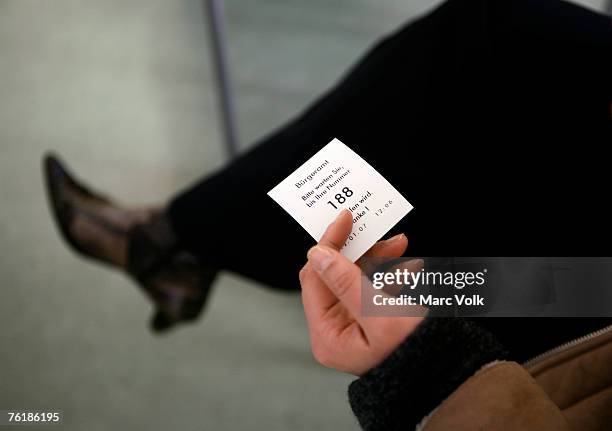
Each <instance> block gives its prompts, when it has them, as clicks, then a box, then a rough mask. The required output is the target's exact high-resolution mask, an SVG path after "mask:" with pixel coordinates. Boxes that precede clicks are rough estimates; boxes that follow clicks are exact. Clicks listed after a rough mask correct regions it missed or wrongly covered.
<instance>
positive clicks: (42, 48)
mask: <svg viewBox="0 0 612 431" xmlns="http://www.w3.org/2000/svg"><path fill="white" fill-rule="evenodd" d="M590 3H591V5H592V6H594V7H601V3H602V2H598V1H593V2H590ZM430 5H431V3H430V2H427V1H425V0H419V1H408V0H403V1H401V0H385V1H383V2H380V1H379V2H371V1H369V0H342V1H334V2H330V1H327V0H325V1H324V0H311V1H308V2H306V1H296V0H261V1H245V0H231V1H228V2H227V13H228V23H229V30H230V32H229V37H230V48H231V60H232V65H233V71H234V78H235V80H236V93H237V103H238V120H239V124H240V137H241V141H242V142H243V145H242V147H243V148H245V147H246V146H248V144H249V143H252V142H254V141H255V140H256V139H257V138H259V137H261V136H263V135H265V134H266V133H268V132H269V131H270V130H272V129H273V128H275V127H277V126H278V125H280V124H282V122H283V121H285V120H286V119H288V118H291V117H292V116H293V115H295V113H297V112H299V110H300V109H302V108H303V107H304V106H305V105H306V104H307V103H308V102H310V101H311V100H313V99H314V98H316V97H317V95H318V94H320V93H321V91H322V90H324V89H325V88H327V87H329V86H330V85H332V83H333V82H334V81H335V80H336V79H337V78H338V77H339V76H340V75H341V74H342V72H343V71H344V70H345V69H346V67H347V66H348V65H350V64H351V63H352V62H353V60H354V59H355V58H356V57H357V56H358V54H359V53H361V52H363V51H364V49H365V48H366V47H367V46H368V45H370V44H371V43H372V42H373V41H374V40H375V39H376V37H377V36H379V35H381V34H384V33H385V32H387V31H389V30H392V29H393V28H395V27H396V26H397V25H399V24H400V23H401V22H402V21H404V20H406V19H408V18H409V17H411V16H413V15H414V14H418V13H420V12H422V11H424V10H426V8H427V7H429V6H430ZM203 23H204V20H203V17H202V9H201V5H200V2H199V1H195V0H194V1H188V0H181V1H178V0H176V1H172V2H170V1H166V0H138V1H136V0H132V1H129V2H127V1H123V0H112V1H110V0H88V1H83V0H54V1H53V2H50V1H43V0H0V146H1V150H2V153H1V154H2V156H1V157H0V197H1V198H2V207H1V210H0V245H1V246H2V250H3V253H2V257H1V258H0V288H1V289H2V295H1V298H2V299H1V300H0V346H1V347H0V409H9V408H10V409H60V410H63V412H64V415H65V422H66V423H65V426H64V427H63V428H64V429H70V430H85V429H86V430H106V429H112V428H115V429H129V430H139V429H143V430H144V429H146V430H157V429H159V430H161V429H164V430H165V429H180V430H196V429H205V430H209V429H214V430H243V429H266V430H288V429H298V430H299V429H303V430H313V429H318V430H348V429H355V428H356V422H355V420H354V418H353V417H352V414H351V412H350V410H349V407H348V405H347V402H346V386H347V383H348V382H349V381H350V380H351V378H350V377H349V376H345V375H342V374H339V373H336V372H332V371H329V370H326V369H323V368H322V367H320V366H318V365H317V364H315V363H314V361H313V360H312V358H311V355H310V352H309V349H308V338H307V334H306V328H305V324H304V318H303V315H302V311H301V307H300V303H299V298H298V296H296V295H282V294H278V293H275V292H272V291H269V290H266V289H264V288H262V286H254V284H253V283H252V282H250V281H248V280H244V279H240V278H238V277H235V276H232V275H230V274H226V275H224V276H223V277H222V278H221V280H220V281H219V283H218V285H217V289H216V291H215V292H214V295H213V297H212V300H211V303H210V308H209V310H208V312H207V313H206V315H205V317H204V318H203V319H202V320H201V321H200V322H199V323H198V324H196V325H194V326H192V327H189V328H183V329H179V330H178V331H175V332H173V333H172V334H170V335H169V336H165V337H161V338H160V337H154V336H152V335H151V334H150V333H149V332H148V331H147V330H146V329H145V327H146V320H147V319H148V315H149V313H150V307H149V305H148V304H147V303H146V302H145V301H144V300H143V297H142V295H141V294H140V292H138V291H137V290H136V289H134V287H133V285H132V283H131V282H130V281H129V280H127V279H126V278H124V277H123V276H121V275H120V274H118V273H115V272H113V271H109V270H108V269H106V268H103V267H100V266H97V265H94V264H91V263H89V262H85V261H83V260H81V259H79V258H76V257H75V256H74V255H73V254H72V253H70V252H69V251H68V250H67V249H66V247H64V245H63V244H62V242H61V241H60V239H59V238H58V236H57V233H56V231H55V228H54V226H53V224H52V223H51V221H50V219H49V216H48V210H47V207H46V202H45V199H44V194H43V189H42V187H41V177H40V169H39V163H40V157H41V155H42V154H43V152H44V151H45V150H47V149H53V150H55V151H57V152H59V153H60V154H62V155H63V156H64V157H65V158H66V159H67V160H68V161H69V162H70V164H71V165H72V166H73V168H74V169H75V170H76V171H77V172H78V173H80V174H81V175H82V176H85V177H87V179H88V180H89V181H90V182H91V183H92V184H95V185H96V186H97V187H98V188H99V189H102V190H106V191H109V192H112V194H113V195H114V196H116V197H117V198H118V199H119V200H121V201H124V202H130V203H148V202H159V201H163V200H165V199H167V197H168V196H171V195H172V193H174V192H175V191H176V190H178V189H180V188H182V187H185V186H186V185H188V184H189V183H190V182H191V181H193V180H194V179H195V178H197V177H198V176H200V175H202V174H205V173H209V172H211V171H213V170H214V169H217V168H219V167H221V166H222V165H223V164H224V163H225V162H226V161H225V156H224V151H223V148H222V146H221V142H220V134H219V127H218V118H217V116H216V115H217V110H216V99H215V87H214V83H213V81H212V74H211V69H210V65H209V62H208V50H207V39H206V30H205V27H204V24H203ZM262 199H266V197H265V196H263V197H262ZM6 429H8V428H6Z"/></svg>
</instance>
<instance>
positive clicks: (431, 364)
mask: <svg viewBox="0 0 612 431" xmlns="http://www.w3.org/2000/svg"><path fill="white" fill-rule="evenodd" d="M506 356H507V352H506V350H505V348H504V347H503V346H502V345H501V344H500V343H499V342H498V341H497V340H496V339H495V337H493V335H492V334H490V333H489V332H487V331H485V330H484V329H482V328H481V327H479V326H478V325H477V324H476V323H474V322H470V321H467V320H464V319H461V318H427V319H425V320H424V321H423V323H421V325H419V327H418V328H417V329H416V331H415V332H414V333H413V334H412V335H411V336H409V337H408V338H407V339H406V340H405V341H404V342H403V343H402V344H401V345H400V346H399V347H398V348H397V350H395V351H394V352H393V353H392V354H391V355H390V356H389V357H388V358H387V359H385V360H384V361H383V362H382V363H381V364H380V365H379V366H377V367H376V368H374V369H372V370H370V371H368V372H367V373H366V374H364V375H363V376H362V377H361V378H359V379H358V380H355V381H354V382H352V383H351V384H350V386H349V401H350V403H351V408H352V409H353V412H354V413H355V415H356V416H357V419H358V420H359V423H360V425H361V427H362V428H363V429H364V430H366V431H375V430H395V429H398V428H400V427H401V429H403V430H407V429H412V428H414V427H415V426H416V425H417V424H418V423H419V421H420V420H421V419H422V418H423V417H424V416H425V415H427V414H428V413H430V412H431V411H432V410H433V409H435V408H436V407H437V406H438V405H439V404H440V403H441V402H442V401H443V400H444V399H446V398H447V397H448V396H449V395H450V394H451V393H452V392H453V391H454V390H455V389H457V388H458V387H459V386H460V385H461V384H462V383H463V382H464V381H465V380H467V379H468V377H470V376H471V375H473V374H474V373H475V372H476V371H477V370H478V369H479V368H481V367H482V366H483V365H485V364H487V363H489V362H491V361H494V360H496V359H504V358H505V357H506Z"/></svg>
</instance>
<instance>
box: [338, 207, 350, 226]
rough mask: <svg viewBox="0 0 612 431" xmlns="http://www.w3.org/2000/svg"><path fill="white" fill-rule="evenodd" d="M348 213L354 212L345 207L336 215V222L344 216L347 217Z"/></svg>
mask: <svg viewBox="0 0 612 431" xmlns="http://www.w3.org/2000/svg"><path fill="white" fill-rule="evenodd" d="M347 214H352V213H351V211H350V210H347V209H346V208H343V209H342V210H340V214H338V217H336V220H334V223H335V222H337V221H338V220H340V219H341V218H342V217H346V215H347ZM351 217H352V216H351Z"/></svg>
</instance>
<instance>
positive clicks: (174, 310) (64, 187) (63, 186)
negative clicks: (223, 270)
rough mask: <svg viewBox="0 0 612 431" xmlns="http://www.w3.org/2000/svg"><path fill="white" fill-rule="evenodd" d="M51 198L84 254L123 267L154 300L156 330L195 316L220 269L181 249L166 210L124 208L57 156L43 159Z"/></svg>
mask: <svg viewBox="0 0 612 431" xmlns="http://www.w3.org/2000/svg"><path fill="white" fill-rule="evenodd" d="M43 169H44V177H45V180H46V187H47V194H48V197H49V204H50V207H51V211H52V214H53V217H54V219H55V222H56V225H57V226H58V228H59V231H60V232H61V234H62V237H63V238H64V239H65V240H66V242H67V243H68V244H69V245H70V246H71V247H72V248H73V249H74V250H75V251H77V252H78V253H79V254H81V255H83V256H86V257H88V258H90V259H93V260H96V261H98V262H103V263H105V264H108V265H111V266H113V267H116V268H119V269H122V270H124V271H125V272H126V273H127V274H128V275H130V276H131V277H132V278H134V279H135V280H136V281H137V283H138V284H139V285H140V286H141V287H142V288H143V290H144V291H145V293H146V294H147V295H148V296H149V297H150V298H151V300H152V301H153V303H154V305H155V307H156V310H155V312H154V313H153V317H152V319H151V322H150V325H151V328H152V329H153V330H154V331H156V332H161V331H164V330H167V329H169V328H171V327H173V326H175V325H176V324H178V323H180V322H189V321H193V320H195V319H196V318H197V317H198V316H199V315H200V314H201V312H202V310H203V308H204V306H205V304H206V300H207V298H208V294H209V292H210V288H211V285H212V284H213V282H214V280H215V278H216V275H217V271H216V270H215V269H212V268H209V267H207V266H205V265H203V264H202V262H200V261H199V260H198V258H197V256H195V255H193V254H192V253H190V252H188V251H187V250H184V249H182V247H181V246H180V243H179V241H178V239H177V237H176V235H175V234H174V231H173V229H172V226H171V223H170V221H169V220H168V219H167V217H166V215H165V211H164V210H163V209H160V208H145V209H125V208H121V207H120V206H118V205H117V204H115V203H113V202H112V200H110V199H109V198H107V197H105V196H102V195H101V194H99V193H97V192H94V191H92V190H90V189H89V188H87V187H85V186H84V185H83V184H82V183H80V182H79V181H77V180H76V179H75V178H74V176H73V175H71V174H70V172H69V171H68V169H67V168H66V167H65V166H64V165H63V164H62V163H61V162H60V161H59V159H58V158H57V157H56V156H53V155H47V156H46V157H45V158H44V163H43Z"/></svg>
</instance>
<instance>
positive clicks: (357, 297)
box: [308, 245, 361, 318]
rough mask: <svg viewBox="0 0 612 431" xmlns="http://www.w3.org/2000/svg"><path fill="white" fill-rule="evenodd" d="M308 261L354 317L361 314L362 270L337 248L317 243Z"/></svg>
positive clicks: (310, 251) (309, 253) (309, 252)
mask: <svg viewBox="0 0 612 431" xmlns="http://www.w3.org/2000/svg"><path fill="white" fill-rule="evenodd" d="M308 262H309V263H310V265H311V266H312V268H313V269H314V270H315V271H316V272H317V274H318V275H319V278H320V279H321V281H323V283H325V285H326V286H327V288H328V289H329V290H330V291H331V292H332V293H333V294H334V296H335V297H336V298H338V300H339V301H340V302H341V303H342V304H343V305H344V306H345V307H346V308H347V310H348V311H349V312H350V313H351V315H352V316H353V317H354V318H358V317H359V316H360V314H361V270H360V269H359V267H358V266H357V265H355V264H354V263H353V262H351V261H350V260H348V259H347V258H346V257H345V256H343V255H342V254H340V253H339V252H338V251H337V250H335V249H333V248H331V247H328V246H324V245H316V246H314V247H313V248H311V249H310V250H309V251H308Z"/></svg>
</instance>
